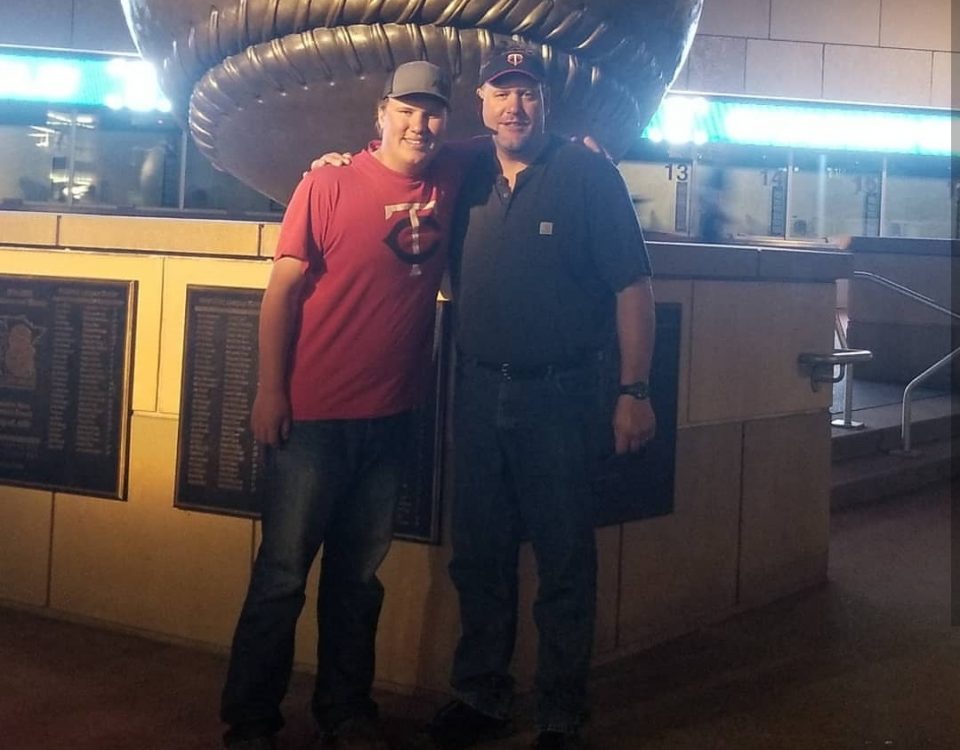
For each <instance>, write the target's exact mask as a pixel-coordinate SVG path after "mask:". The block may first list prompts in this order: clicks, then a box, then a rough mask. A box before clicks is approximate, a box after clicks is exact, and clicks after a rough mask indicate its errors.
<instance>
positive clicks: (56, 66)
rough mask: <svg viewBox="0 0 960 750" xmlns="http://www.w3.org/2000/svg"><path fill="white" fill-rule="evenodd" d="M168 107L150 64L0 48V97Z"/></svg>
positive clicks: (115, 106) (146, 109) (152, 108)
mask: <svg viewBox="0 0 960 750" xmlns="http://www.w3.org/2000/svg"><path fill="white" fill-rule="evenodd" d="M4 99H6V100H8V101H19V102H45V103H49V104H67V105H76V106H92V107H108V108H110V109H132V110H136V111H139V112H150V111H157V112H169V111H170V102H169V101H167V99H166V98H165V97H164V96H163V93H162V92H161V91H160V87H159V85H158V84H157V77H156V73H155V71H154V70H153V68H152V66H150V65H149V63H146V62H144V61H143V60H139V59H137V58H132V57H89V58H88V57H65V56H62V55H35V54H13V53H9V52H0V100H4Z"/></svg>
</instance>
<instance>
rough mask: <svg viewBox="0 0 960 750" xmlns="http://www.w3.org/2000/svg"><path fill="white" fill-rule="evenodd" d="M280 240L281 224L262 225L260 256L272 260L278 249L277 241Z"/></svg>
mask: <svg viewBox="0 0 960 750" xmlns="http://www.w3.org/2000/svg"><path fill="white" fill-rule="evenodd" d="M279 239H280V225H279V224H261V225H260V255H261V256H262V257H264V258H272V257H273V253H274V251H275V250H276V249H277V241H278V240H279Z"/></svg>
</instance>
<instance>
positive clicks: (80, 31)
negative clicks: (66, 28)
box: [72, 0, 137, 53]
mask: <svg viewBox="0 0 960 750" xmlns="http://www.w3.org/2000/svg"><path fill="white" fill-rule="evenodd" d="M74 7H75V9H76V10H75V15H74V19H73V40H72V41H73V46H74V47H75V48H76V49H91V50H104V51H106V52H134V53H135V52H136V51H137V48H136V46H134V44H133V40H132V39H131V38H130V30H129V29H128V28H127V22H126V21H125V20H124V17H123V10H122V9H121V8H120V2H119V0H74Z"/></svg>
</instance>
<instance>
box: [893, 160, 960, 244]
mask: <svg viewBox="0 0 960 750" xmlns="http://www.w3.org/2000/svg"><path fill="white" fill-rule="evenodd" d="M956 196H957V191H956V189H955V186H954V185H953V180H952V178H951V175H950V162H949V161H948V160H946V159H931V158H909V157H889V158H888V161H887V199H886V207H885V211H884V214H885V216H884V226H883V235H884V236H885V237H935V238H940V239H950V238H952V237H957V233H956V231H957V227H956V224H955V218H954V217H955V216H956Z"/></svg>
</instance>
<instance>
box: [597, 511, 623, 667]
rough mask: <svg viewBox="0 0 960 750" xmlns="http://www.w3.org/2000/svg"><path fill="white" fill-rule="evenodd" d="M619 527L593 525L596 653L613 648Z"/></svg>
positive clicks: (618, 560) (615, 632) (617, 586)
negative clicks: (595, 579)
mask: <svg viewBox="0 0 960 750" xmlns="http://www.w3.org/2000/svg"><path fill="white" fill-rule="evenodd" d="M622 529H623V527H622V526H621V525H619V524H618V525H616V526H604V527H603V528H599V529H597V621H596V625H595V631H594V643H593V653H594V655H595V656H597V657H602V656H603V655H604V654H606V653H609V652H611V651H614V650H615V649H616V648H617V645H618V644H617V627H618V623H617V616H618V611H619V607H620V547H621V544H620V536H621V533H622Z"/></svg>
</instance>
